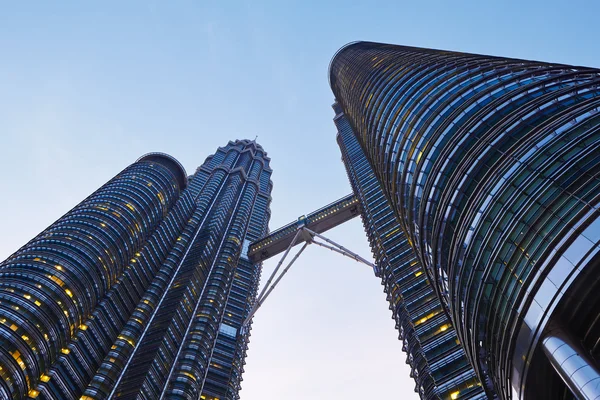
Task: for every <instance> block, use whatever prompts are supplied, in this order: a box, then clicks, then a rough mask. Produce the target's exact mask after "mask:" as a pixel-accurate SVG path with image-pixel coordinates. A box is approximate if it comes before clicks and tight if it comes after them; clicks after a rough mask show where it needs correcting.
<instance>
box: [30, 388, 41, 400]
mask: <svg viewBox="0 0 600 400" xmlns="http://www.w3.org/2000/svg"><path fill="white" fill-rule="evenodd" d="M27 395H28V396H29V397H31V398H33V399H35V398H36V397H38V396H39V395H40V391H39V390H35V389H31V390H30V391H29V393H27Z"/></svg>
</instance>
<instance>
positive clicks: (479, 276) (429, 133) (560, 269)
mask: <svg viewBox="0 0 600 400" xmlns="http://www.w3.org/2000/svg"><path fill="white" fill-rule="evenodd" d="M599 83H600V71H599V70H596V69H593V68H586V67H574V66H567V65H560V64H550V63H543V62H537V61H526V60H516V59H509V58H500V57H490V56H483V55H475V54H465V53H457V52H448V51H440V50H430V49H419V48H412V47H405V46H395V45H386V44H378V43H368V42H357V43H351V44H349V45H347V46H345V47H343V48H342V49H341V50H340V51H338V53H337V54H336V55H335V56H334V58H333V60H332V62H331V65H330V84H331V87H332V90H333V92H334V94H335V96H336V99H337V101H338V103H339V107H340V112H343V114H344V115H345V117H346V118H347V119H348V122H349V125H350V126H351V128H352V130H353V132H354V133H355V134H356V138H357V139H358V143H359V144H360V147H361V149H362V151H364V155H365V158H366V160H367V161H368V163H369V165H370V167H371V168H372V170H373V173H374V176H375V179H376V180H377V181H378V182H379V184H380V185H381V189H382V190H383V193H384V195H385V197H386V199H387V200H388V201H389V204H390V206H391V208H392V210H393V212H394V214H395V217H396V219H397V221H398V223H399V228H400V231H401V232H403V234H404V235H405V237H406V240H407V241H408V243H409V245H410V247H411V248H412V250H413V254H414V255H415V257H416V260H417V261H418V263H419V265H420V266H422V267H423V270H424V271H425V273H426V274H427V277H428V279H429V280H430V281H431V282H432V283H433V285H434V287H435V291H436V293H437V295H438V297H439V299H440V300H441V303H442V305H443V308H444V310H445V312H446V313H447V314H448V315H449V316H450V318H451V321H452V325H453V326H454V327H455V329H456V332H457V335H458V338H459V340H460V343H461V344H462V346H463V347H464V350H465V354H466V356H467V358H468V360H469V361H470V363H471V364H472V365H473V367H474V369H475V371H476V373H477V375H478V376H479V378H480V380H481V383H482V385H483V388H484V389H485V391H486V392H487V394H488V396H490V397H494V396H498V397H500V398H504V399H509V398H569V396H572V394H571V393H570V392H569V391H568V390H566V387H567V386H570V385H571V384H572V382H568V381H567V382H565V383H563V382H562V381H561V379H560V378H559V377H558V375H556V373H555V372H554V370H553V367H552V366H551V365H550V362H549V361H548V359H547V358H546V357H545V356H544V354H543V351H541V350H540V344H541V341H542V339H543V338H544V337H545V336H546V335H548V334H549V332H550V331H551V330H552V329H553V328H552V327H553V326H562V327H564V326H568V329H565V328H562V330H566V331H567V332H568V335H569V336H570V337H572V338H573V339H574V340H573V342H574V343H578V342H581V343H582V351H585V352H587V353H589V354H590V355H591V357H590V358H591V359H592V360H594V363H596V364H597V361H598V355H599V354H600V348H599V343H600V327H599V326H598V322H597V318H595V317H594V316H596V317H597V315H598V311H599V310H600V301H598V300H597V296H587V297H586V296H583V293H596V292H597V291H598V290H597V289H600V287H599V285H598V283H596V282H597V279H590V277H592V276H598V275H599V272H600V271H599V268H600V262H599V261H598V259H597V257H596V256H597V251H598V249H599V241H600V219H599V218H598V215H599V210H598V203H599V200H600V179H599V174H600V114H599V113H598V107H599V106H600V97H599V95H600V88H599V86H598V85H599ZM574 310H580V312H581V314H579V315H578V316H576V314H574ZM584 310H585V311H584ZM594 368H596V369H597V367H596V366H594ZM561 376H563V375H562V374H561ZM547 382H551V383H550V384H549V383H547ZM583 382H584V384H587V382H588V381H585V380H584V381H583ZM565 385H566V386H565Z"/></svg>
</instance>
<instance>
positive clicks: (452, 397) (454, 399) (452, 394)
mask: <svg viewBox="0 0 600 400" xmlns="http://www.w3.org/2000/svg"><path fill="white" fill-rule="evenodd" d="M459 394H460V390H457V391H456V392H452V393H451V394H450V398H451V399H452V400H456V399H458V395H459Z"/></svg>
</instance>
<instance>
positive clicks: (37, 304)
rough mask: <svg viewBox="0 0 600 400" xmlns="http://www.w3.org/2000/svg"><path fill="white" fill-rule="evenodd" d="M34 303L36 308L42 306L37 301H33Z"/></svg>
mask: <svg viewBox="0 0 600 400" xmlns="http://www.w3.org/2000/svg"><path fill="white" fill-rule="evenodd" d="M34 303H35V305H36V306H38V307H39V306H41V305H42V303H40V302H39V301H37V300H36V301H34Z"/></svg>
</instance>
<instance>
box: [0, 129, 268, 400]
mask: <svg viewBox="0 0 600 400" xmlns="http://www.w3.org/2000/svg"><path fill="white" fill-rule="evenodd" d="M270 174H271V169H270V167H269V159H268V157H267V156H266V153H265V152H264V151H263V150H262V148H261V147H260V146H259V145H257V144H256V143H255V142H253V141H248V140H243V141H236V142H230V143H229V144H228V145H227V146H225V147H223V148H219V149H218V151H217V152H216V153H215V154H214V155H213V156H210V157H209V158H208V159H207V160H206V162H205V163H204V164H203V165H202V166H201V167H200V168H198V170H197V171H196V173H195V174H194V175H192V176H191V177H189V179H188V177H187V176H186V174H185V171H184V170H183V167H181V165H180V164H179V163H178V162H177V161H176V160H175V159H173V158H171V157H170V156H167V155H165V154H160V153H151V154H148V155H146V156H144V157H142V158H140V159H139V160H138V161H137V162H136V163H134V164H132V165H131V166H130V167H128V168H126V169H125V170H124V171H123V172H121V173H120V174H119V175H117V176H116V177H115V178H114V179H112V180H111V181H109V182H108V183H107V184H106V185H104V186H103V187H102V188H100V189H99V190H98V191H96V192H95V193H94V194H92V195H91V196H90V197H88V198H87V199H86V200H84V201H83V202H82V203H81V204H79V205H78V206H76V207H75V208H74V209H73V210H71V211H70V212H69V213H67V214H66V215H65V216H63V217H61V218H60V219H59V220H58V221H57V222H56V223H54V224H53V225H51V226H50V227H49V228H48V229H46V230H45V231H44V232H42V233H41V234H40V235H38V237H36V238H35V239H33V240H32V241H31V242H29V243H28V244H27V245H25V246H24V247H23V248H21V249H20V250H18V251H17V252H16V253H15V254H13V255H12V256H11V257H9V258H8V259H7V260H6V261H5V262H3V263H2V264H1V265H0V276H1V278H0V322H1V324H0V337H1V338H2V341H3V343H2V346H1V347H0V374H1V376H2V381H0V391H1V392H0V397H2V398H13V399H23V398H27V397H29V398H40V399H41V398H44V399H80V398H81V399H110V398H115V399H116V398H123V399H125V398H139V399H144V398H145V399H158V398H169V399H171V398H181V399H192V398H193V399H196V398H199V397H200V396H204V397H203V398H207V399H213V398H219V399H236V398H238V397H239V396H238V391H239V389H240V380H241V379H240V376H241V373H242V372H243V368H242V365H243V359H244V357H245V351H246V348H247V342H248V335H247V334H243V333H241V332H240V327H241V323H242V321H243V320H244V319H245V318H246V316H247V315H248V312H249V307H250V305H251V304H252V301H253V299H254V297H255V295H256V287H257V285H258V280H259V277H260V266H254V265H252V264H250V263H249V262H248V261H247V260H246V258H245V250H244V243H247V242H248V241H251V240H255V238H257V237H259V236H261V235H264V234H266V233H267V231H268V228H267V226H268V220H269V213H270V212H269V203H270V190H271V186H272V184H271V182H270V179H269V177H270ZM265 182H266V184H265ZM242 252H244V255H242ZM213 369H217V370H218V371H219V372H222V374H225V377H222V376H221V377H220V378H219V379H215V378H214V377H213V376H214V374H215V373H214V372H213Z"/></svg>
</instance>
